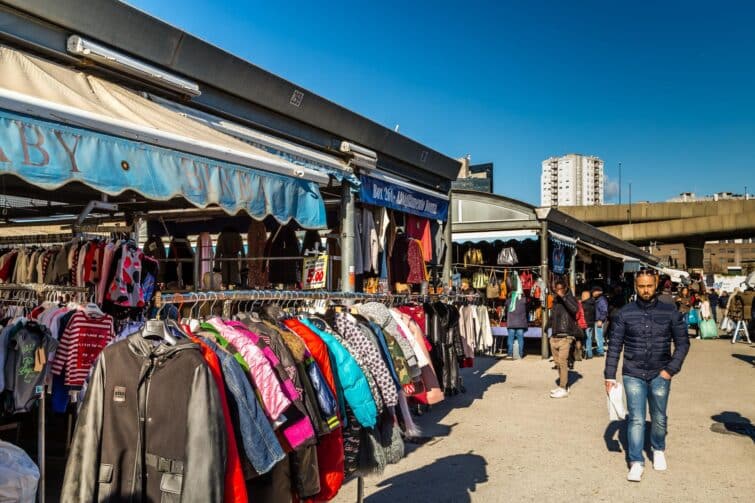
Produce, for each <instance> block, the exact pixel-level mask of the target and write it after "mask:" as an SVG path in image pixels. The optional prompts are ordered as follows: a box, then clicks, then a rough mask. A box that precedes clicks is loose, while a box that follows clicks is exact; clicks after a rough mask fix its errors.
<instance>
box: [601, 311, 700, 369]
mask: <svg viewBox="0 0 755 503" xmlns="http://www.w3.org/2000/svg"><path fill="white" fill-rule="evenodd" d="M611 326H612V327H613V328H612V330H611V339H610V341H609V343H608V354H607V355H606V368H605V378H606V379H615V378H616V370H617V367H618V364H619V354H620V353H621V352H622V350H623V351H624V367H623V370H622V373H623V374H624V375H625V376H631V377H637V378H639V379H645V380H648V381H649V380H651V379H654V378H655V377H656V376H658V374H659V373H660V372H661V370H665V371H666V372H668V373H669V374H671V375H675V374H677V373H679V371H680V370H681V369H682V363H683V362H684V358H685V357H686V356H687V352H688V351H689V336H688V335H687V326H686V324H685V321H684V316H683V315H682V314H681V313H680V312H679V311H677V310H676V309H675V308H674V306H671V305H669V304H664V303H663V302H659V301H658V299H656V298H654V299H652V300H651V301H650V302H645V301H643V300H641V299H640V300H637V301H635V302H632V303H630V304H627V305H626V306H624V307H623V308H621V309H620V310H619V311H618V312H617V313H616V315H615V316H614V317H613V319H612V322H611ZM672 340H673V342H674V352H673V353H672V352H671V342H672Z"/></svg>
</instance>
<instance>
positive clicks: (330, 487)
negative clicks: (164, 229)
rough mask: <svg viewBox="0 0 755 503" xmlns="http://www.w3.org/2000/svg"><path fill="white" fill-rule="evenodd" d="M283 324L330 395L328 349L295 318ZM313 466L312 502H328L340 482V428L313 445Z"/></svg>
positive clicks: (333, 384) (332, 384)
mask: <svg viewBox="0 0 755 503" xmlns="http://www.w3.org/2000/svg"><path fill="white" fill-rule="evenodd" d="M283 324H284V325H285V326H286V328H288V329H289V330H291V331H292V332H293V333H295V334H296V335H298V336H299V337H300V338H301V340H302V341H304V344H306V345H307V348H308V349H309V351H310V352H311V353H312V357H313V358H314V359H315V361H316V362H317V365H318V367H319V368H320V370H321V371H322V374H323V376H324V377H325V381H326V383H327V385H328V388H330V391H331V393H332V394H333V395H335V394H336V381H335V375H334V373H333V367H332V366H331V364H330V355H329V353H328V347H327V346H326V345H325V343H324V342H323V341H322V339H320V338H319V337H318V336H317V334H315V333H314V332H313V331H312V330H311V329H309V328H308V327H307V326H305V325H304V324H303V323H302V322H301V321H299V320H297V319H293V318H292V319H287V320H285V321H284V322H283ZM317 465H318V468H319V469H320V493H319V494H318V495H317V496H315V498H314V499H315V500H318V501H320V500H330V499H333V498H334V497H335V496H336V494H338V491H339V489H341V485H342V484H343V479H344V454H343V432H342V428H334V429H333V432H332V433H330V434H329V435H325V436H323V437H320V439H319V443H318V444H317Z"/></svg>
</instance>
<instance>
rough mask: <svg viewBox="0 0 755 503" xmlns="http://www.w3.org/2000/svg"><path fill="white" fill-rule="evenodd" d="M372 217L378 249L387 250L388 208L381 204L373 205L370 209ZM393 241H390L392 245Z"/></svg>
mask: <svg viewBox="0 0 755 503" xmlns="http://www.w3.org/2000/svg"><path fill="white" fill-rule="evenodd" d="M372 215H373V219H374V221H375V229H376V231H377V238H378V250H379V251H381V252H384V251H387V250H389V247H388V241H387V239H388V226H389V225H390V222H391V220H390V217H389V216H388V209H387V208H384V207H382V206H380V207H375V208H373V210H372ZM392 244H393V243H391V245H392Z"/></svg>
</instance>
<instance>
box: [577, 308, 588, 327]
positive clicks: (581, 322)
mask: <svg viewBox="0 0 755 503" xmlns="http://www.w3.org/2000/svg"><path fill="white" fill-rule="evenodd" d="M577 326H578V327H579V328H581V329H582V330H586V329H587V320H585V308H583V307H582V301H579V309H578V310H577Z"/></svg>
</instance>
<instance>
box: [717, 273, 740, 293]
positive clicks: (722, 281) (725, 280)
mask: <svg viewBox="0 0 755 503" xmlns="http://www.w3.org/2000/svg"><path fill="white" fill-rule="evenodd" d="M746 281H747V276H724V275H722V274H716V275H714V276H713V288H715V289H716V290H718V291H721V290H726V291H727V292H729V293H731V292H733V291H734V289H735V288H739V289H740V290H743V289H744V285H743V284H742V283H745V282H746Z"/></svg>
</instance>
